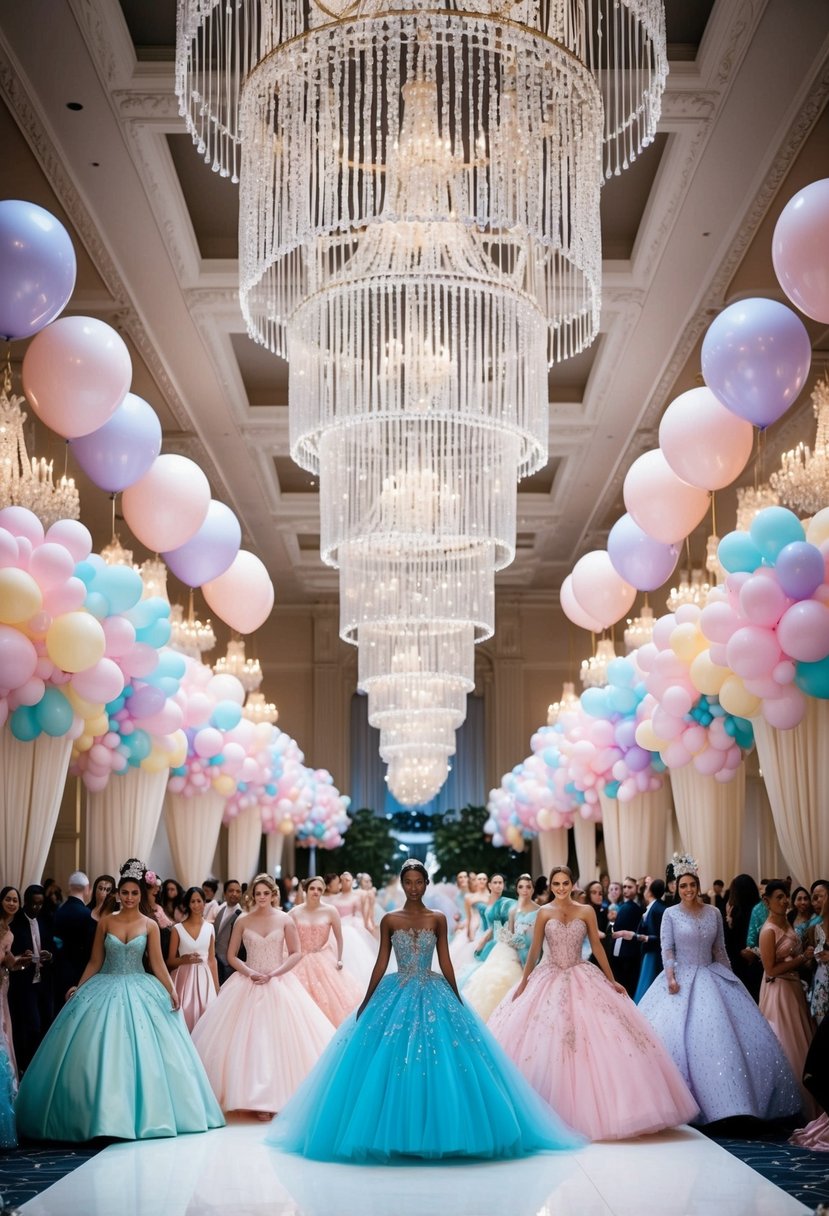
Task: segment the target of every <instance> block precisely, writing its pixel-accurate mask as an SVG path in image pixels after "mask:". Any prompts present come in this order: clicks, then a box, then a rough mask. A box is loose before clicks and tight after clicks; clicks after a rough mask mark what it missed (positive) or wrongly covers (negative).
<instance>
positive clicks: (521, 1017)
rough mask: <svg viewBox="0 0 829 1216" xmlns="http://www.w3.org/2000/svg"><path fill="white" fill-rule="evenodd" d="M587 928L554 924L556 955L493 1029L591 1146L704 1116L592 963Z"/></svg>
mask: <svg viewBox="0 0 829 1216" xmlns="http://www.w3.org/2000/svg"><path fill="white" fill-rule="evenodd" d="M586 935H587V927H586V925H585V923H584V921H583V920H582V919H581V918H579V917H575V918H574V919H573V920H571V921H568V922H565V921H563V920H559V919H556V918H551V919H550V920H548V921H547V922H546V923H545V925H544V937H545V941H546V949H545V951H544V955H543V957H542V959H541V962H540V963H538V965H537V966H536V968H535V970H534V971H533V972H532V973H531V975H530V978H529V980H528V981H527V987H526V988H525V990H524V992H523V993H522V994H521V996H519V997H518V998H517V999H516V1000H513V999H512V994H511V993H508V994H507V996H506V997H505V998H504V999H503V1000H502V1001H501V1004H500V1005H499V1006H498V1008H497V1009H496V1010H495V1012H494V1013H493V1015H492V1017H491V1018H490V1019H489V1028H490V1030H491V1031H492V1033H493V1034H494V1035H495V1037H496V1038H497V1039H498V1041H499V1042H500V1044H501V1046H502V1047H503V1048H504V1050H505V1051H506V1053H507V1055H509V1056H510V1057H511V1058H512V1059H513V1060H514V1061H515V1063H516V1064H517V1065H518V1067H519V1068H520V1069H521V1071H522V1073H523V1074H524V1076H525V1077H526V1078H527V1080H528V1081H529V1082H530V1084H531V1085H532V1086H533V1087H534V1089H536V1090H537V1091H538V1093H540V1094H541V1096H542V1097H543V1098H546V1100H547V1101H548V1102H551V1103H552V1102H555V1104H556V1109H557V1110H558V1112H559V1114H560V1115H561V1117H562V1118H563V1119H564V1120H566V1122H567V1123H569V1124H570V1126H571V1127H574V1128H575V1129H576V1130H577V1131H579V1132H582V1133H583V1134H584V1135H585V1136H589V1138H590V1139H591V1140H621V1139H625V1138H627V1137H629V1136H642V1135H645V1134H647V1133H649V1132H657V1131H662V1130H663V1129H664V1128H666V1127H676V1126H677V1125H678V1124H680V1123H687V1122H688V1120H689V1119H692V1118H693V1117H694V1115H696V1113H697V1104H696V1102H695V1101H694V1099H693V1098H692V1096H691V1094H690V1093H689V1092H688V1089H687V1086H686V1085H685V1083H684V1081H683V1080H682V1077H681V1076H680V1074H679V1071H678V1069H677V1067H676V1065H675V1064H674V1062H673V1061H672V1060H671V1058H670V1057H669V1055H668V1054H667V1052H666V1051H665V1049H664V1047H663V1046H662V1044H661V1043H660V1042H659V1039H658V1038H657V1037H656V1035H655V1034H654V1032H653V1031H652V1030H651V1028H650V1026H649V1025H648V1023H647V1022H646V1021H645V1019H644V1018H643V1017H642V1016H641V1014H640V1013H639V1011H638V1010H637V1008H636V1006H635V1005H634V1004H633V1001H632V1000H631V999H630V998H629V997H627V996H625V995H623V994H621V993H619V992H617V991H616V990H615V988H613V987H612V985H611V984H610V983H609V982H608V980H607V979H606V978H605V976H604V975H603V974H602V972H601V971H600V970H599V968H598V967H596V966H595V965H594V964H593V963H591V962H588V961H586V960H584V959H583V958H582V945H583V943H584V940H585V937H586Z"/></svg>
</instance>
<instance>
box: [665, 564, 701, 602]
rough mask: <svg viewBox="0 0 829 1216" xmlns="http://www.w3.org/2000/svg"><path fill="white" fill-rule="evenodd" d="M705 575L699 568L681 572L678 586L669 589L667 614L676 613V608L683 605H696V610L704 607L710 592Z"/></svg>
mask: <svg viewBox="0 0 829 1216" xmlns="http://www.w3.org/2000/svg"><path fill="white" fill-rule="evenodd" d="M705 573H706V572H705V571H704V570H701V569H700V568H699V566H695V567H694V568H693V569H692V570H683V571H681V573H680V579H679V585H678V586H677V587H671V590H670V594H669V595H668V598H667V601H666V603H667V605H668V611H669V612H676V610H677V608H680V607H681V606H682V605H683V604H696V605H697V607H698V608H703V607H704V606H705V602H706V600H707V599H708V592H709V591H710V590H711V584H710V583H709V582H708V581H707V579H706V577H705Z"/></svg>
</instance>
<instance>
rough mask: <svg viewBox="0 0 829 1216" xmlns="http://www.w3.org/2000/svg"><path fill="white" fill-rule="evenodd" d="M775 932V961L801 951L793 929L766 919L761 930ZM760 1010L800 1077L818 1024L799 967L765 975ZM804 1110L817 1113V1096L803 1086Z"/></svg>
mask: <svg viewBox="0 0 829 1216" xmlns="http://www.w3.org/2000/svg"><path fill="white" fill-rule="evenodd" d="M768 933H773V934H774V961H775V962H776V963H783V962H785V961H786V960H787V959H789V958H791V957H792V956H793V955H797V954H799V953H800V942H799V940H798V936H797V934H796V933H795V931H794V929H792V928H791V927H787V928H786V929H785V930H783V929H780V928H778V926H777V925H773V924H771V923H770V922H768V921H767V922H766V924H765V925H763V928H762V929H761V930H760V936H761V938H762V936H763V934H768ZM760 1013H761V1014H762V1015H763V1017H764V1018H765V1019H766V1020H767V1022H768V1024H769V1026H771V1028H772V1030H773V1031H774V1033H775V1034H776V1035H777V1038H778V1039H779V1040H780V1045H781V1047H782V1048H783V1051H784V1052H785V1053H786V1059H787V1060H788V1061H789V1064H790V1065H791V1069H792V1072H793V1073H794V1075H795V1076H796V1077H797V1078H798V1079H799V1078H800V1077H802V1076H803V1066H804V1064H805V1062H806V1053H807V1052H808V1050H809V1044H810V1043H811V1041H812V1038H813V1036H814V1032H815V1024H814V1022H813V1021H812V1018H811V1015H810V1014H809V1007H808V1005H807V1004H806V997H805V995H804V993H803V989H802V987H801V985H800V977H799V976H798V974H797V972H796V971H789V972H786V973H785V974H784V975H778V976H777V977H776V978H775V979H769V977H768V976H765V975H764V976H763V986H762V988H761V989H760ZM801 1097H802V1099H803V1111H804V1114H806V1115H807V1116H808V1118H810V1119H811V1118H812V1117H813V1116H814V1115H816V1114H817V1109H816V1106H815V1102H814V1099H813V1098H812V1096H811V1094H810V1093H809V1091H808V1090H807V1089H801Z"/></svg>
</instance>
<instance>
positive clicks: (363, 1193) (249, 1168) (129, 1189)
mask: <svg viewBox="0 0 829 1216" xmlns="http://www.w3.org/2000/svg"><path fill="white" fill-rule="evenodd" d="M264 1132H265V1127H264V1126H263V1125H262V1124H261V1123H258V1122H257V1123H233V1124H231V1125H230V1126H228V1127H226V1128H222V1129H221V1130H219V1131H214V1132H207V1133H206V1134H205V1135H200V1136H180V1137H179V1138H178V1139H171V1140H147V1141H144V1142H142V1143H139V1144H115V1145H112V1146H111V1147H110V1148H107V1149H105V1150H104V1151H103V1152H102V1153H99V1154H98V1155H97V1156H96V1157H94V1158H93V1159H92V1160H90V1161H87V1162H86V1163H85V1164H84V1165H82V1166H81V1167H80V1168H79V1169H77V1170H75V1171H74V1172H73V1173H71V1174H68V1175H67V1176H66V1177H65V1178H62V1179H61V1180H60V1181H59V1182H57V1183H55V1184H54V1186H51V1187H49V1188H48V1190H46V1191H44V1192H43V1193H42V1194H40V1195H38V1196H37V1198H35V1199H32V1200H30V1201H29V1202H28V1203H26V1204H24V1205H23V1207H22V1209H21V1211H22V1212H24V1213H26V1216H80V1214H81V1213H82V1214H83V1216H98V1214H99V1213H106V1214H107V1216H112V1214H113V1213H116V1214H117V1216H139V1214H141V1216H146V1213H148V1212H163V1213H164V1216H185V1214H186V1216H220V1214H224V1213H227V1216H334V1214H336V1213H350V1214H354V1216H443V1214H444V1213H446V1214H448V1216H566V1214H569V1213H571V1214H572V1216H643V1213H645V1214H646V1213H655V1212H669V1213H671V1216H696V1214H699V1216H710V1213H712V1212H727V1213H728V1216H797V1214H799V1213H800V1214H803V1213H808V1212H809V1211H810V1209H808V1208H806V1207H804V1206H803V1204H801V1203H799V1202H798V1201H797V1200H796V1199H792V1198H791V1197H790V1196H788V1195H787V1194H786V1193H785V1192H784V1191H781V1190H780V1189H779V1188H778V1187H776V1186H773V1185H772V1183H770V1182H767V1181H766V1180H765V1179H764V1178H762V1177H761V1176H760V1175H759V1174H757V1173H755V1172H754V1170H752V1169H750V1168H749V1167H748V1166H747V1165H744V1164H743V1163H742V1162H741V1161H738V1160H737V1158H736V1157H733V1156H732V1155H731V1154H730V1153H728V1152H726V1151H725V1149H722V1148H720V1147H719V1146H718V1145H716V1144H714V1143H713V1142H712V1141H710V1140H708V1139H706V1137H705V1136H702V1135H701V1134H700V1133H699V1132H696V1131H692V1130H691V1129H690V1128H681V1129H680V1130H678V1131H674V1132H663V1133H662V1134H661V1135H658V1136H648V1137H645V1138H643V1139H641V1140H629V1141H623V1142H620V1143H614V1144H591V1145H589V1146H588V1147H587V1148H584V1149H582V1150H581V1151H580V1152H578V1153H560V1154H549V1155H545V1156H539V1157H531V1158H526V1159H524V1160H521V1161H517V1162H501V1163H486V1162H484V1163H481V1162H475V1163H472V1164H466V1165H460V1164H458V1165H443V1166H429V1165H403V1166H374V1167H362V1166H342V1165H327V1164H320V1163H319V1162H311V1161H304V1160H302V1159H301V1158H298V1157H293V1156H287V1155H285V1154H282V1153H277V1152H276V1151H275V1150H274V1149H270V1148H268V1147H267V1146H266V1145H265V1144H264V1143H263V1137H264Z"/></svg>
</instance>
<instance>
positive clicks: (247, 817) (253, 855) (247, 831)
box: [227, 806, 273, 882]
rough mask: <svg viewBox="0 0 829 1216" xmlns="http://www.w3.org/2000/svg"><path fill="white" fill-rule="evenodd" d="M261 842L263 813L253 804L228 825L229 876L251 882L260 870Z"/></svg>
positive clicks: (271, 871)
mask: <svg viewBox="0 0 829 1216" xmlns="http://www.w3.org/2000/svg"><path fill="white" fill-rule="evenodd" d="M261 844H262V815H261V812H260V810H259V807H258V806H252V807H249V808H248V810H246V811H242V812H241V814H239V815H237V816H236V817H235V818H234V819H231V821H230V823H229V824H228V825H227V873H228V877H230V878H238V880H239V882H250V880H251V879H252V878H254V877H255V875H256V874H258V872H259V849H260V846H261ZM270 873H271V874H272V873H273V870H270Z"/></svg>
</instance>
